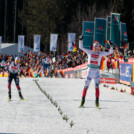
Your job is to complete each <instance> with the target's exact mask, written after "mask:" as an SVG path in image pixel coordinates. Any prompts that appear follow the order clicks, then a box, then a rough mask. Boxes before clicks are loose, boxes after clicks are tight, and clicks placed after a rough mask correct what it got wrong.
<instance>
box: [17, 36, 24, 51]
mask: <svg viewBox="0 0 134 134" xmlns="http://www.w3.org/2000/svg"><path fill="white" fill-rule="evenodd" d="M18 52H24V36H23V35H19V36H18Z"/></svg>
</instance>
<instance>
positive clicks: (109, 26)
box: [106, 16, 111, 40]
mask: <svg viewBox="0 0 134 134" xmlns="http://www.w3.org/2000/svg"><path fill="white" fill-rule="evenodd" d="M110 30H111V16H108V17H107V34H106V40H110Z"/></svg>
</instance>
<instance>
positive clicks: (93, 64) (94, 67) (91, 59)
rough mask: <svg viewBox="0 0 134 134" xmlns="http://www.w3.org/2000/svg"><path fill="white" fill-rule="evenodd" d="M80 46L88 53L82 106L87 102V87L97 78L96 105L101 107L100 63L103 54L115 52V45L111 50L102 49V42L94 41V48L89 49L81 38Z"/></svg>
mask: <svg viewBox="0 0 134 134" xmlns="http://www.w3.org/2000/svg"><path fill="white" fill-rule="evenodd" d="M79 48H80V49H81V50H83V51H84V52H85V53H87V55H88V65H87V66H88V73H87V77H86V81H85V86H84V89H83V94H82V101H81V104H80V107H82V106H83V105H84V103H85V97H86V93H87V89H88V87H89V85H90V82H91V79H92V78H94V80H95V89H96V92H95V96H96V101H95V103H96V106H97V107H99V94H100V93H99V81H100V63H101V58H102V57H103V56H107V55H109V54H111V53H113V47H111V48H110V51H109V52H104V51H100V44H99V43H94V44H93V50H89V49H86V48H83V41H82V40H79Z"/></svg>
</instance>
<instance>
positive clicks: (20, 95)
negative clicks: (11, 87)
mask: <svg viewBox="0 0 134 134" xmlns="http://www.w3.org/2000/svg"><path fill="white" fill-rule="evenodd" d="M19 97H20V99H21V100H24V98H23V96H22V94H21V92H19Z"/></svg>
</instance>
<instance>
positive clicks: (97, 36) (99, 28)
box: [94, 18, 106, 47]
mask: <svg viewBox="0 0 134 134" xmlns="http://www.w3.org/2000/svg"><path fill="white" fill-rule="evenodd" d="M105 38H106V19H104V18H95V33H94V41H98V42H99V43H100V44H101V45H102V46H103V47H104V46H105V42H104V40H105Z"/></svg>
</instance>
